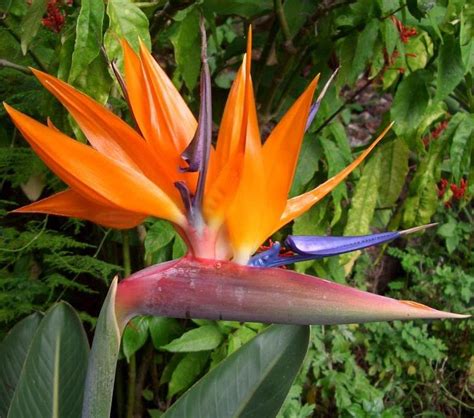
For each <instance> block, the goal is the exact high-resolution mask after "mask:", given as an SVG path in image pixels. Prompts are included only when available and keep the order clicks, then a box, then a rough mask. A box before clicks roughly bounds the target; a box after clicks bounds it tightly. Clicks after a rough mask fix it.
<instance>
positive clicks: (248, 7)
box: [203, 0, 273, 18]
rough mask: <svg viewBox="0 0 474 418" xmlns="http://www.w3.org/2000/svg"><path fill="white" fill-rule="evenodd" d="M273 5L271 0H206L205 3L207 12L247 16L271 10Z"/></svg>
mask: <svg viewBox="0 0 474 418" xmlns="http://www.w3.org/2000/svg"><path fill="white" fill-rule="evenodd" d="M272 6H273V2H272V1H271V0H226V1H222V0H206V1H205V2H204V4H203V7H204V9H205V10H206V12H207V13H217V14H219V15H233V14H236V15H239V16H242V17H246V18H250V17H252V16H255V15H258V14H261V13H264V12H266V11H268V10H271V9H272Z"/></svg>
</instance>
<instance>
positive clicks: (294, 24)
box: [283, 0, 318, 37]
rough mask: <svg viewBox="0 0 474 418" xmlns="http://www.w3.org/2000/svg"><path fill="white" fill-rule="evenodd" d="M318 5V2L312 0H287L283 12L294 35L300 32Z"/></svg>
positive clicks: (291, 33)
mask: <svg viewBox="0 0 474 418" xmlns="http://www.w3.org/2000/svg"><path fill="white" fill-rule="evenodd" d="M317 7H318V5H317V3H316V2H314V1H312V0H293V1H285V3H284V4H283V13H284V14H285V18H286V22H287V24H288V29H289V31H290V35H291V36H292V37H293V36H295V35H296V34H297V33H298V31H299V30H300V29H301V27H302V26H303V25H304V24H305V23H306V21H307V19H308V18H309V17H310V16H311V15H312V14H313V13H314V12H315V10H316V8H317Z"/></svg>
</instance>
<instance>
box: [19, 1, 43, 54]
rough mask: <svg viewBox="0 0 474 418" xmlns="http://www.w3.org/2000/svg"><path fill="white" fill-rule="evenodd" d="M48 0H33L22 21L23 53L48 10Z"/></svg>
mask: <svg viewBox="0 0 474 418" xmlns="http://www.w3.org/2000/svg"><path fill="white" fill-rule="evenodd" d="M47 4H48V0H33V1H32V2H31V6H30V7H29V8H28V12H27V13H26V15H25V17H24V18H23V20H22V22H21V51H22V52H23V55H25V54H26V52H27V51H28V47H29V45H30V43H31V41H32V40H33V38H34V37H35V36H36V34H37V33H38V29H39V28H40V26H41V18H42V17H43V15H44V14H45V12H46V6H47Z"/></svg>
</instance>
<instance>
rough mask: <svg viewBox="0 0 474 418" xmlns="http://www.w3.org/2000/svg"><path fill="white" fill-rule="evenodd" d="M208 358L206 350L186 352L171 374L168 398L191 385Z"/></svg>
mask: <svg viewBox="0 0 474 418" xmlns="http://www.w3.org/2000/svg"><path fill="white" fill-rule="evenodd" d="M208 359H209V353H208V352H197V353H188V354H186V355H185V356H184V357H183V358H182V359H181V360H180V362H179V363H178V365H177V366H176V368H175V369H174V371H173V374H172V375H171V380H170V382H169V386H168V399H169V398H171V397H172V396H173V395H175V394H177V393H179V392H182V391H183V390H185V389H187V388H188V387H189V386H191V385H192V384H193V383H194V382H195V381H196V379H197V378H198V377H199V375H200V374H201V373H202V372H203V370H204V367H205V366H206V363H207V360H208ZM192 416H195V415H192Z"/></svg>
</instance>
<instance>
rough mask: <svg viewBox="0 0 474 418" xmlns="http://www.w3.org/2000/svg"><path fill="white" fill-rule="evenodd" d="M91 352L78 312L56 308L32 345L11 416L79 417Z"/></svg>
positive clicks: (10, 411)
mask: <svg viewBox="0 0 474 418" xmlns="http://www.w3.org/2000/svg"><path fill="white" fill-rule="evenodd" d="M88 353H89V344H88V341H87V337H86V333H85V332H84V329H83V328H82V324H81V321H80V319H79V317H78V316H77V314H76V312H75V311H74V310H73V309H72V308H71V306H69V305H68V304H66V303H58V304H57V305H55V306H53V308H51V309H50V310H49V311H48V312H47V313H46V315H45V317H44V318H43V320H42V321H41V323H40V325H39V327H38V329H37V332H36V334H35V336H34V338H33V340H32V342H31V347H30V350H29V352H28V355H27V357H26V360H25V364H24V366H23V370H22V372H21V375H20V379H19V381H18V386H17V388H16V390H15V395H14V397H13V400H12V403H11V406H10V410H9V412H8V417H9V418H22V417H24V418H31V417H32V411H34V412H33V415H34V416H38V417H41V418H48V417H66V416H67V417H71V418H74V417H80V416H81V411H82V393H83V389H84V381H85V377H86V369H87V356H88Z"/></svg>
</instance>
